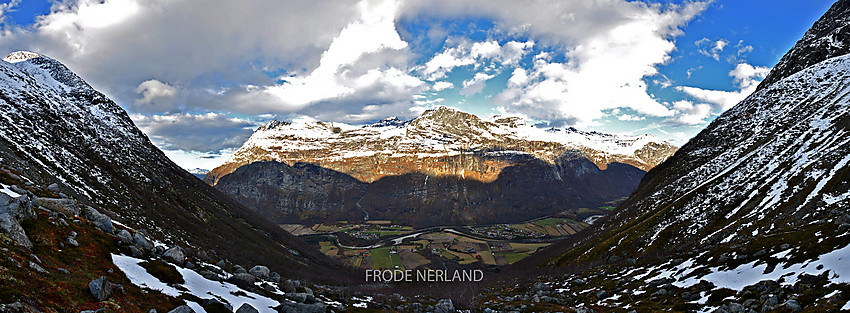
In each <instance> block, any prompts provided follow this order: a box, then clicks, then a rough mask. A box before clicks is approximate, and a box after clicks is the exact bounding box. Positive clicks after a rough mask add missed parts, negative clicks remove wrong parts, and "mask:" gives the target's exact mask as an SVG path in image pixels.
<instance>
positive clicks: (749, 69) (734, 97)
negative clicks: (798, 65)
mask: <svg viewBox="0 0 850 313" xmlns="http://www.w3.org/2000/svg"><path fill="white" fill-rule="evenodd" d="M769 72H770V68H768V67H764V66H752V65H750V64H747V63H739V64H738V65H737V66H735V68H734V69H733V70H731V71H729V76H731V77H732V82H733V83H734V84H735V86H736V87H738V90H734V91H725V90H709V89H702V88H698V87H689V86H678V87H676V89H678V90H679V91H682V92H684V93H686V94H688V95H690V96H691V97H694V98H695V99H698V100H700V101H704V102H708V103H710V104H714V105H717V106H719V108H720V110H721V111H726V110H728V109H729V108H731V107H733V106H735V104H738V102H741V100H744V98H746V97H747V96H749V95H750V94H751V93H753V91H755V90H756V87H757V86H758V84H759V82H761V80H762V79H764V77H765V76H767V73H769Z"/></svg>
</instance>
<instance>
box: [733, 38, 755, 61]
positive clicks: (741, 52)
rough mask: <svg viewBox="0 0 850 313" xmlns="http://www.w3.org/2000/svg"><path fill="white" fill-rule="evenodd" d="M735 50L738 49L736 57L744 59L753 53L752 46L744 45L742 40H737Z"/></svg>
mask: <svg viewBox="0 0 850 313" xmlns="http://www.w3.org/2000/svg"><path fill="white" fill-rule="evenodd" d="M735 48H737V49H738V57H745V56H747V54H749V53H750V52H753V46H750V45H745V44H744V41H743V40H739V41H738V44H736V45H735Z"/></svg>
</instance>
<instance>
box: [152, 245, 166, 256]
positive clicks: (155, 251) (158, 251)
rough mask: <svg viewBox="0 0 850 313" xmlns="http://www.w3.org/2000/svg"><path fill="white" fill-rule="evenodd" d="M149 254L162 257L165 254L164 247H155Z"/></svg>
mask: <svg viewBox="0 0 850 313" xmlns="http://www.w3.org/2000/svg"><path fill="white" fill-rule="evenodd" d="M151 252H152V253H153V254H154V255H156V256H162V254H163V253H165V247H163V246H156V247H154V248H153V250H151Z"/></svg>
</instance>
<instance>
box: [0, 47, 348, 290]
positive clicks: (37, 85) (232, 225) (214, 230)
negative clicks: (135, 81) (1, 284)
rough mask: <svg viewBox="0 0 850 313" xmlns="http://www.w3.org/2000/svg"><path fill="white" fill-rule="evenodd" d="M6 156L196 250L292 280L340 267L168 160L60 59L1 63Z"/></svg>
mask: <svg viewBox="0 0 850 313" xmlns="http://www.w3.org/2000/svg"><path fill="white" fill-rule="evenodd" d="M0 85H1V86H2V88H0V112H2V116H3V118H2V119H0V158H2V162H3V163H4V164H5V165H7V166H9V167H12V168H14V169H16V170H17V171H18V172H20V173H23V174H24V176H26V177H30V178H31V179H34V180H37V183H39V184H43V185H48V184H50V183H53V182H56V183H58V184H59V185H60V190H61V191H62V192H63V193H65V194H69V195H73V196H74V197H75V198H77V199H84V201H86V202H87V204H89V205H91V206H94V207H96V208H98V209H99V210H100V211H102V212H106V213H107V214H109V215H111V216H112V218H113V219H116V220H118V221H120V222H122V223H124V224H126V225H128V226H130V227H133V228H135V229H138V230H139V231H142V232H144V233H147V234H149V235H151V236H153V237H154V238H157V239H159V240H161V241H164V242H166V243H169V244H180V245H182V246H184V247H191V249H190V250H191V252H192V254H193V255H199V256H208V257H209V258H211V259H224V258H227V259H230V260H232V261H234V262H239V263H241V264H246V265H248V264H257V263H261V264H265V265H268V266H269V267H271V268H273V270H276V271H278V272H279V273H281V274H282V275H286V276H291V277H305V278H306V277H318V276H325V278H328V277H329V276H328V275H329V274H323V273H328V272H329V271H328V270H330V269H334V270H338V271H339V272H341V273H343V272H344V270H341V269H340V268H337V266H336V265H334V263H333V262H332V261H330V260H329V259H328V258H326V257H324V256H323V255H321V254H319V253H318V252H314V251H313V250H312V249H310V248H308V247H306V246H305V245H304V244H303V243H301V242H300V241H299V240H297V239H295V238H292V237H291V236H290V235H289V234H287V233H285V232H284V231H282V230H281V229H279V228H278V227H276V226H275V225H274V224H272V223H270V222H269V221H268V220H266V219H265V218H263V217H261V216H259V215H257V214H256V213H255V212H252V211H251V210H249V209H247V208H245V207H244V206H242V205H240V204H239V203H237V202H235V201H233V200H232V199H231V198H229V197H228V196H226V195H224V194H222V193H221V192H219V191H217V190H215V189H214V188H211V187H210V186H208V185H206V184H204V183H203V182H202V181H200V180H198V179H197V178H195V177H193V176H192V174H189V173H188V172H186V171H185V170H183V169H181V168H179V167H178V166H176V165H175V164H174V163H172V162H171V161H170V160H169V159H168V158H167V157H166V156H165V155H164V154H163V153H162V152H161V151H160V150H159V149H157V148H156V147H155V146H154V145H153V144H151V142H150V141H149V140H148V138H147V137H146V136H145V135H144V134H143V133H142V132H141V131H139V130H138V129H137V128H136V127H135V126H134V125H133V122H132V121H131V120H130V118H129V116H128V115H127V113H126V112H124V111H123V110H122V109H121V108H120V107H119V106H118V105H116V104H115V103H114V102H112V101H111V100H109V99H108V98H107V97H106V96H104V95H103V94H101V93H100V92H98V91H96V90H94V89H93V88H92V87H91V86H89V85H88V84H87V83H86V82H85V81H83V80H82V79H81V78H79V77H78V76H77V75H75V74H74V73H73V72H71V71H70V70H69V69H68V68H66V67H65V66H64V65H62V64H61V63H59V62H57V61H56V60H53V59H50V58H47V57H44V56H40V55H37V54H34V53H28V52H18V53H14V54H12V55H10V56H9V57H7V58H5V59H4V61H2V62H0Z"/></svg>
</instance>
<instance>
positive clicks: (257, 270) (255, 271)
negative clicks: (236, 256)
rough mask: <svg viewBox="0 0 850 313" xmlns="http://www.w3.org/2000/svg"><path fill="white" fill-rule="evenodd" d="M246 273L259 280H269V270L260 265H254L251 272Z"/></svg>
mask: <svg viewBox="0 0 850 313" xmlns="http://www.w3.org/2000/svg"><path fill="white" fill-rule="evenodd" d="M248 273H250V274H251V275H254V276H255V277H257V278H260V279H267V278H269V268H268V267H265V266H262V265H256V266H254V267H252V268H251V270H249V271H248Z"/></svg>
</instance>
